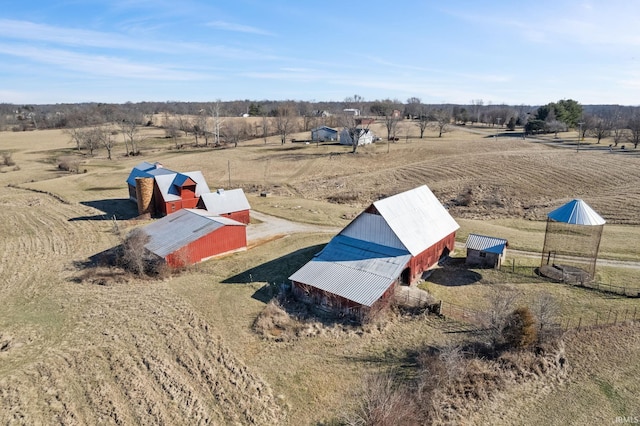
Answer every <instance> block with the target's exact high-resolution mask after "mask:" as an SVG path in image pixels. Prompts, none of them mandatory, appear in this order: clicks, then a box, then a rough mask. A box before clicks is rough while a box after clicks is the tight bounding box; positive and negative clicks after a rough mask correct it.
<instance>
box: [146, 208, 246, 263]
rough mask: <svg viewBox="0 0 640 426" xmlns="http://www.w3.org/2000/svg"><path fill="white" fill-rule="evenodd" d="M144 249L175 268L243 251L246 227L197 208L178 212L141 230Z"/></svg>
mask: <svg viewBox="0 0 640 426" xmlns="http://www.w3.org/2000/svg"><path fill="white" fill-rule="evenodd" d="M142 229H143V231H144V232H145V233H146V234H147V235H148V236H149V242H148V243H147V244H146V245H145V248H146V249H147V250H149V251H150V252H151V253H153V254H155V255H156V256H158V257H160V258H162V259H164V261H165V262H166V263H167V265H169V266H171V267H174V268H177V267H183V266H187V265H192V264H194V263H198V262H202V261H204V260H207V259H209V258H212V257H214V256H219V255H222V254H227V253H232V252H236V251H241V250H246V248H247V234H246V226H245V225H244V224H243V223H240V222H238V221H235V220H232V219H229V218H225V217H220V216H216V215H213V214H211V213H208V212H206V211H204V210H198V209H182V210H180V211H178V212H176V213H172V214H170V215H167V216H165V217H163V218H162V219H159V220H157V221H155V222H153V223H151V224H149V225H147V226H145V227H143V228H142Z"/></svg>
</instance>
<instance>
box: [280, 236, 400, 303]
mask: <svg viewBox="0 0 640 426" xmlns="http://www.w3.org/2000/svg"><path fill="white" fill-rule="evenodd" d="M410 258H411V255H410V254H409V253H407V252H406V251H402V250H398V249H394V248H389V247H384V246H380V245H376V244H372V243H367V242H364V241H359V240H356V239H352V238H349V237H345V236H336V237H335V238H333V239H332V240H331V241H330V242H329V244H327V246H326V247H325V248H324V249H323V250H322V252H320V253H319V254H318V255H317V256H316V257H315V258H314V259H312V260H311V261H310V262H308V263H307V264H306V265H304V266H303V267H302V268H300V269H299V270H298V271H296V272H295V273H294V274H293V275H291V276H290V277H289V279H290V280H291V281H295V282H299V283H303V284H307V285H309V286H312V287H315V288H317V289H319V290H322V291H326V292H328V293H332V294H335V295H338V296H340V297H343V298H345V299H348V300H351V301H353V302H356V303H358V304H360V305H364V306H371V305H372V304H373V303H374V302H375V301H376V300H378V299H379V298H380V297H381V296H382V295H383V294H384V293H385V291H386V290H387V289H388V288H389V286H390V285H392V284H393V282H394V281H395V280H396V279H397V278H398V277H399V276H400V274H401V273H402V270H403V269H404V268H405V266H406V265H407V263H408V262H409V259H410Z"/></svg>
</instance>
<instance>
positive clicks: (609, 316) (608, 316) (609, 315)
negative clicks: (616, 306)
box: [607, 308, 611, 324]
mask: <svg viewBox="0 0 640 426" xmlns="http://www.w3.org/2000/svg"><path fill="white" fill-rule="evenodd" d="M609 318H611V308H609V314H608V315H607V324H609Z"/></svg>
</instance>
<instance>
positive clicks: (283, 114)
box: [275, 102, 295, 145]
mask: <svg viewBox="0 0 640 426" xmlns="http://www.w3.org/2000/svg"><path fill="white" fill-rule="evenodd" d="M294 114H295V110H294V108H293V105H292V104H291V103H289V102H287V103H285V104H283V105H280V106H279V107H278V108H277V110H276V118H275V122H276V129H277V130H278V134H279V135H280V142H281V143H282V145H284V143H285V142H286V140H287V135H288V134H289V133H293V132H294V131H295V118H294Z"/></svg>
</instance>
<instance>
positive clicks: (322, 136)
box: [311, 126, 338, 142]
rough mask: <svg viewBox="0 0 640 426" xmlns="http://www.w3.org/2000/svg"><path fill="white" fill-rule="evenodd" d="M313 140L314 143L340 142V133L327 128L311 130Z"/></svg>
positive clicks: (321, 127)
mask: <svg viewBox="0 0 640 426" xmlns="http://www.w3.org/2000/svg"><path fill="white" fill-rule="evenodd" d="M311 140H312V141H314V142H325V141H335V140H338V131H337V130H335V129H332V128H331V127H327V126H320V127H316V128H315V129H311Z"/></svg>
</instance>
